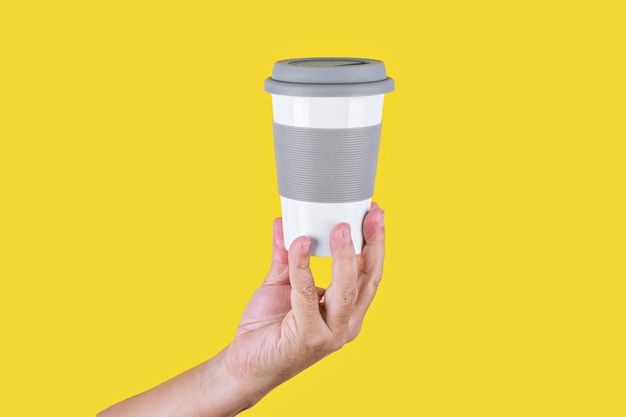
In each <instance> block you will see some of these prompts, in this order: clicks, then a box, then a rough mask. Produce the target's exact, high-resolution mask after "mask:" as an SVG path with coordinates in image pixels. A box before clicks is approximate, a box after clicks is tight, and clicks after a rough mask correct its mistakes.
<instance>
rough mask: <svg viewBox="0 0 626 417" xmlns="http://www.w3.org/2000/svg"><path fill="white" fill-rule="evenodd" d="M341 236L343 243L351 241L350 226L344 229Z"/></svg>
mask: <svg viewBox="0 0 626 417" xmlns="http://www.w3.org/2000/svg"><path fill="white" fill-rule="evenodd" d="M341 237H343V243H350V242H352V232H351V230H350V228H347V229H346V230H344V231H343V233H342V234H341Z"/></svg>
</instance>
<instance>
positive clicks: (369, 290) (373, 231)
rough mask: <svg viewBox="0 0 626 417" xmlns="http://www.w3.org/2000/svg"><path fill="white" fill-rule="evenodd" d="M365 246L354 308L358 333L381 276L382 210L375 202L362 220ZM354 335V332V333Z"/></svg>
mask: <svg viewBox="0 0 626 417" xmlns="http://www.w3.org/2000/svg"><path fill="white" fill-rule="evenodd" d="M363 237H364V239H365V246H364V247H363V251H362V253H361V255H360V259H359V285H358V288H359V298H358V300H357V303H356V306H355V309H354V316H353V321H354V324H353V325H354V327H355V329H356V330H355V331H356V332H357V333H358V329H360V327H361V323H362V322H363V318H364V317H365V313H366V312H367V309H368V308H369V306H370V304H371V303H372V300H373V299H374V296H375V295H376V290H377V288H378V285H379V284H380V281H381V279H382V276H383V260H384V258H385V226H384V212H383V211H382V210H381V208H380V207H379V206H378V204H376V203H372V208H371V209H370V211H369V212H368V213H367V215H366V216H365V219H364V220H363ZM354 336H356V334H354Z"/></svg>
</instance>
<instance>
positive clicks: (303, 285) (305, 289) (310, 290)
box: [298, 279, 317, 297]
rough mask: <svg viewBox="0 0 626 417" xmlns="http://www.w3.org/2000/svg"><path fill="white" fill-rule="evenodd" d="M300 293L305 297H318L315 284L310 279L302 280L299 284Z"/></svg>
mask: <svg viewBox="0 0 626 417" xmlns="http://www.w3.org/2000/svg"><path fill="white" fill-rule="evenodd" d="M298 292H300V293H301V294H303V295H305V296H306V297H313V296H317V288H316V287H315V282H314V281H313V280H309V279H301V280H300V282H299V283H298Z"/></svg>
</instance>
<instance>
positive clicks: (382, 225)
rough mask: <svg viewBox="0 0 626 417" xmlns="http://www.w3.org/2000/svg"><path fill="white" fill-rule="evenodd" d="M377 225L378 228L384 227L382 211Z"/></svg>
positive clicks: (383, 213)
mask: <svg viewBox="0 0 626 417" xmlns="http://www.w3.org/2000/svg"><path fill="white" fill-rule="evenodd" d="M378 224H379V226H380V227H385V212H384V211H383V212H382V213H381V214H380V217H379V218H378Z"/></svg>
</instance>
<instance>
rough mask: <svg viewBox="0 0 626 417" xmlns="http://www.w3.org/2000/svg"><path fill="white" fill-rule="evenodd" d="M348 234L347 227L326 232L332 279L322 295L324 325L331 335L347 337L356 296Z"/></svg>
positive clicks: (352, 245) (355, 259) (355, 280)
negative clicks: (344, 335)
mask: <svg viewBox="0 0 626 417" xmlns="http://www.w3.org/2000/svg"><path fill="white" fill-rule="evenodd" d="M351 233H352V232H351V230H350V225H349V224H347V223H341V224H339V225H337V226H336V227H335V228H334V229H333V230H332V231H331V232H330V251H331V253H332V256H333V276H332V282H331V284H330V286H329V287H328V289H327V290H326V293H325V295H324V301H325V305H326V324H327V325H328V328H329V329H330V330H331V331H332V332H333V333H334V334H335V335H343V334H347V330H348V325H349V322H350V317H351V315H352V311H353V309H354V306H355V304H356V300H357V295H358V289H357V274H358V268H357V258H356V254H355V251H354V244H353V243H352V236H351Z"/></svg>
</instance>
